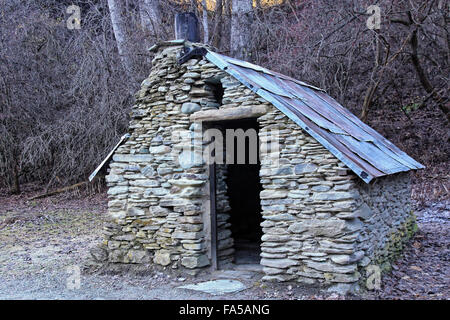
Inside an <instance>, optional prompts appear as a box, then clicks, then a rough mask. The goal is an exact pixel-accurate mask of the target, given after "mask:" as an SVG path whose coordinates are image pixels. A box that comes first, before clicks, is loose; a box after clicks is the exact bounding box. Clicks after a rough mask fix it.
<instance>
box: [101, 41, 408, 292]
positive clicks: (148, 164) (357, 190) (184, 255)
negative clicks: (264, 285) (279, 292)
mask: <svg viewBox="0 0 450 320" xmlns="http://www.w3.org/2000/svg"><path fill="white" fill-rule="evenodd" d="M182 49H183V44H180V43H173V44H172V45H170V44H166V45H161V46H159V47H158V51H157V52H156V55H155V58H154V60H153V68H152V72H151V74H150V76H149V77H148V78H147V79H145V80H144V82H143V83H142V87H141V89H140V91H139V92H138V93H137V95H136V104H135V106H134V107H133V109H132V112H131V117H132V119H131V122H130V134H131V137H130V138H129V139H128V140H127V141H126V142H125V143H124V144H123V145H121V146H120V147H119V148H118V149H117V151H116V152H115V154H114V156H113V158H112V161H111V163H110V170H109V174H108V175H107V178H106V181H107V184H108V187H109V190H108V196H109V202H108V208H109V214H110V217H111V222H110V223H108V224H107V225H106V226H105V232H104V233H105V240H104V243H103V244H102V250H103V254H98V250H97V251H96V252H97V254H95V257H96V258H97V259H98V260H101V262H102V263H109V264H152V265H160V266H162V267H166V268H171V269H177V270H180V271H183V272H197V271H199V270H203V269H208V266H210V265H211V261H212V260H211V258H212V257H211V226H210V223H209V221H210V214H211V211H210V206H209V204H210V194H209V168H208V165H207V164H206V163H205V162H204V160H203V159H202V157H201V152H202V150H204V148H205V147H206V144H204V143H203V142H202V130H205V129H206V128H207V126H206V125H205V123H203V125H202V123H201V122H199V120H205V121H206V120H208V119H213V118H214V117H217V115H219V116H220V117H221V118H222V119H225V120H226V119H239V118H248V117H253V118H257V121H258V125H259V140H260V142H261V149H262V150H261V151H265V152H264V153H262V156H261V159H260V162H261V169H260V181H261V184H262V187H263V190H262V192H261V193H260V201H261V206H262V212H261V215H262V217H263V222H262V223H261V226H260V227H261V228H262V231H263V236H262V239H261V240H262V244H261V251H262V253H261V262H260V263H261V265H262V266H263V272H264V278H263V279H264V280H267V281H289V280H292V281H299V282H303V283H308V284H325V285H333V286H335V287H336V288H345V289H351V288H356V287H358V285H359V286H361V287H364V286H365V279H366V278H367V276H368V274H367V267H368V266H370V265H375V266H378V267H380V268H381V270H389V267H390V265H389V263H390V262H391V261H392V260H393V259H395V258H396V257H397V256H398V254H399V253H400V252H401V249H402V247H403V245H404V243H405V241H407V239H408V238H409V237H410V236H411V235H412V234H413V232H414V231H415V221H414V215H413V213H412V211H411V207H410V185H409V175H408V173H400V174H396V175H392V176H388V177H383V178H379V179H376V180H375V181H373V182H372V183H370V184H366V183H364V182H363V181H362V180H361V179H360V178H358V177H357V176H356V175H355V174H354V173H353V172H352V171H351V170H349V169H348V168H347V167H346V166H345V165H344V164H343V163H342V162H340V161H339V160H338V159H337V158H336V157H335V156H333V155H332V154H331V153H330V152H329V151H328V150H327V149H325V148H324V147H323V146H322V145H321V144H319V143H318V142H317V141H316V140H314V139H313V138H312V137H311V136H309V135H308V133H306V132H305V131H303V130H302V129H301V128H300V127H299V126H298V125H297V124H295V123H294V122H293V121H291V120H290V119H289V118H288V117H286V116H285V115H284V114H283V113H282V112H280V111H279V110H278V109H276V108H275V107H274V106H272V105H271V104H270V103H268V102H267V101H264V100H263V99H262V98H260V97H258V96H257V95H256V94H254V93H253V92H252V91H251V90H250V89H248V88H246V87H245V86H244V85H243V84H241V83H240V82H239V81H237V80H236V79H234V78H232V77H231V76H229V75H228V74H226V73H225V72H224V71H222V70H220V69H219V68H217V67H216V66H215V65H214V64H212V63H210V62H208V61H207V60H206V59H205V58H201V57H198V58H192V59H190V60H188V61H187V62H185V63H183V64H181V65H179V64H178V63H177V58H178V57H179V55H180V52H181V51H182ZM218 84H219V87H221V88H222V89H223V96H221V97H220V98H218V93H217V86H218ZM218 112H219V113H218ZM194 120H195V121H194ZM213 120H218V119H213ZM273 129H277V130H278V133H279V136H278V141H277V142H278V148H276V150H273V152H272V151H271V150H267V149H265V145H266V143H267V142H268V141H269V140H270V139H271V137H270V135H269V131H270V130H273ZM191 143H194V144H195V143H198V144H199V145H200V146H201V148H200V152H199V151H198V150H194V151H186V150H189V149H187V146H189V145H190V144H191ZM193 159H194V160H193ZM274 159H277V161H274ZM226 176H227V166H226V164H223V165H217V170H216V188H217V195H216V202H217V227H218V230H217V238H218V243H217V247H218V253H217V256H218V261H219V267H223V268H226V266H227V265H229V264H230V263H231V262H232V261H233V254H234V249H233V234H232V232H231V230H230V223H229V214H228V212H229V210H230V204H229V202H228V197H227V185H226V183H225V177H226Z"/></svg>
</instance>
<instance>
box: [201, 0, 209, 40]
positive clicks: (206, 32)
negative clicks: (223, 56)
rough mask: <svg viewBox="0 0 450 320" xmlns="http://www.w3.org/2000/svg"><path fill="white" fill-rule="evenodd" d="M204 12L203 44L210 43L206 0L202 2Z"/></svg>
mask: <svg viewBox="0 0 450 320" xmlns="http://www.w3.org/2000/svg"><path fill="white" fill-rule="evenodd" d="M202 7H203V8H202V11H203V43H208V42H209V27H208V8H207V7H206V0H203V1H202Z"/></svg>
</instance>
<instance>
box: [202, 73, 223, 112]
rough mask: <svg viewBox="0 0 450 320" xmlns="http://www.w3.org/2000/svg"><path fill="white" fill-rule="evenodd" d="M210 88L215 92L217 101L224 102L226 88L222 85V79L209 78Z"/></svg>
mask: <svg viewBox="0 0 450 320" xmlns="http://www.w3.org/2000/svg"><path fill="white" fill-rule="evenodd" d="M206 83H207V85H208V87H209V89H210V90H211V91H212V92H213V94H214V99H215V100H216V102H217V103H218V104H220V105H221V104H222V99H223V94H224V89H223V86H222V82H221V81H220V79H219V78H213V79H208V80H207V81H206Z"/></svg>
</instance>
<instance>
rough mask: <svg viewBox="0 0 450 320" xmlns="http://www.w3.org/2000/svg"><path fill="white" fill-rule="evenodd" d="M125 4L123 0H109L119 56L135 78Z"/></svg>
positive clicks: (131, 76) (126, 69)
mask: <svg viewBox="0 0 450 320" xmlns="http://www.w3.org/2000/svg"><path fill="white" fill-rule="evenodd" d="M123 5H124V2H123V1H122V0H108V7H109V13H110V16H111V24H112V27H113V31H114V36H115V38H116V43H117V50H118V51H119V57H120V60H121V62H122V65H123V67H124V69H125V71H126V72H127V74H128V75H129V77H130V78H133V63H132V59H131V55H130V53H129V49H128V43H127V42H128V41H127V34H126V23H125V19H124V14H125V13H124V10H123Z"/></svg>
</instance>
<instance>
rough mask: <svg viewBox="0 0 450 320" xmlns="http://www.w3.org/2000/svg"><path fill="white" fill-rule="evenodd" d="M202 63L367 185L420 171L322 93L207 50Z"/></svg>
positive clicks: (397, 150)
mask: <svg viewBox="0 0 450 320" xmlns="http://www.w3.org/2000/svg"><path fill="white" fill-rule="evenodd" d="M206 58H207V59H208V60H209V61H210V62H212V63H214V64H215V65H216V66H217V67H219V68H220V69H222V70H225V71H226V72H227V73H228V74H230V75H232V76H233V77H235V78H236V79H237V80H239V81H240V82H241V83H243V84H244V85H245V86H247V87H248V88H250V89H251V90H252V91H254V92H255V93H256V94H258V95H259V96H261V97H262V98H264V99H265V100H267V101H269V102H270V103H272V104H273V105H274V106H275V107H277V108H278V109H279V110H280V111H282V112H283V113H284V114H285V115H286V116H288V117H289V118H290V119H291V120H293V121H294V122H295V123H297V124H298V125H299V126H300V127H302V128H303V129H304V130H305V131H307V132H308V133H309V134H310V135H311V136H312V137H313V138H315V139H316V140H317V141H318V142H319V143H321V144H322V145H323V146H324V147H325V148H327V149H328V150H329V151H330V152H331V153H332V154H334V155H335V156H336V157H337V158H338V159H339V160H341V161H342V162H343V163H344V164H346V165H347V166H348V167H349V168H350V169H351V170H353V171H354V172H355V173H356V174H357V175H358V176H359V177H361V179H363V180H364V181H365V182H366V183H368V182H370V181H371V180H372V179H373V178H376V177H381V176H384V175H389V174H394V173H397V172H402V171H409V170H413V169H422V168H424V166H423V165H422V164H420V163H418V162H417V161H415V160H414V159H412V158H411V157H409V156H408V155H407V154H406V153H405V152H403V151H401V150H400V149H399V148H397V147H396V146H395V145H394V144H392V143H391V142H390V141H389V140H387V139H386V138H384V137H383V136H382V135H380V134H379V133H378V132H376V131H375V130H374V129H372V128H371V127H369V126H368V125H366V124H365V123H364V122H362V121H361V120H360V119H358V118H357V117H356V116H355V115H354V114H352V113H351V112H350V111H348V110H347V109H345V108H344V107H343V106H341V105H340V104H339V103H338V102H337V101H336V100H334V99H333V98H332V97H330V96H329V95H327V94H326V93H325V92H324V91H323V90H322V89H319V88H316V87H314V86H311V85H308V84H306V83H304V82H302V81H299V80H296V79H293V78H291V77H288V76H285V75H282V74H280V73H277V72H274V71H271V70H268V69H265V68H263V67H260V66H256V65H254V64H251V63H248V62H245V61H240V60H237V59H233V58H230V57H226V56H224V55H221V54H218V53H215V52H212V51H208V52H207V53H206Z"/></svg>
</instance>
